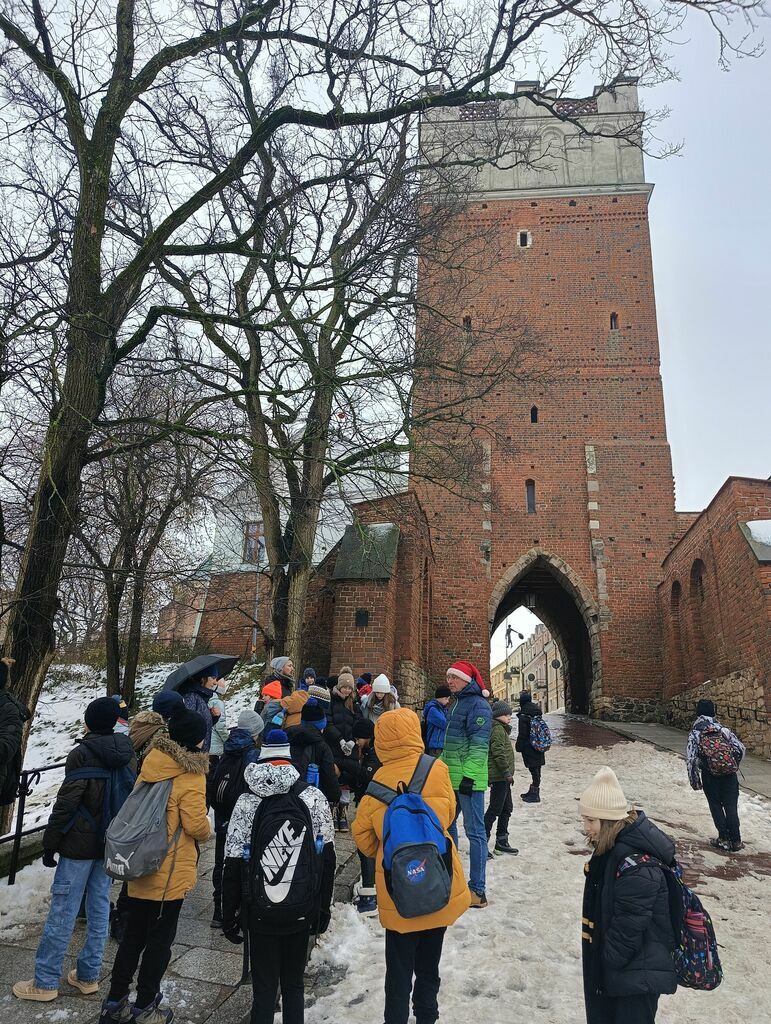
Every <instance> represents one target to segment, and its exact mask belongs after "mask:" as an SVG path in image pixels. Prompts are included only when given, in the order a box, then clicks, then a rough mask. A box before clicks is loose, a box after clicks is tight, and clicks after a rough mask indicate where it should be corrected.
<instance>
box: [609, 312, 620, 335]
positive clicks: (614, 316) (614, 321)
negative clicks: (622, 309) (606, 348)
mask: <svg viewBox="0 0 771 1024" xmlns="http://www.w3.org/2000/svg"><path fill="white" fill-rule="evenodd" d="M610 329H611V331H617V330H618V313H611V314H610Z"/></svg>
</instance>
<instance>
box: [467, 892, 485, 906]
mask: <svg viewBox="0 0 771 1024" xmlns="http://www.w3.org/2000/svg"><path fill="white" fill-rule="evenodd" d="M469 892H470V893H471V909H472V910H484V909H485V907H486V906H487V905H488V903H487V897H486V896H480V895H479V893H478V892H474V890H473V889H469Z"/></svg>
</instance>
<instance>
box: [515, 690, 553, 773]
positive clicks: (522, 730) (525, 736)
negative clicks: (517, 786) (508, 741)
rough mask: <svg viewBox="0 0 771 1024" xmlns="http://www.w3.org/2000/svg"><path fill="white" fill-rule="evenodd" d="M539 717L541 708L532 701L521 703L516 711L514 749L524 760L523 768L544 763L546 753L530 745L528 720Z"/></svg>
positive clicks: (536, 766)
mask: <svg viewBox="0 0 771 1024" xmlns="http://www.w3.org/2000/svg"><path fill="white" fill-rule="evenodd" d="M540 717H541V709H540V708H539V707H538V705H537V704H534V703H533V701H530V702H529V703H528V704H523V705H522V706H521V709H520V711H518V712H517V723H518V725H517V741H516V743H515V744H514V749H515V750H518V751H519V752H520V754H521V755H522V760H523V761H524V762H525V768H539V767H543V765H545V764H546V755H545V754H544V752H543V751H542V750H535V749H533V747H531V746H530V722H531V720H532V719H533V718H540Z"/></svg>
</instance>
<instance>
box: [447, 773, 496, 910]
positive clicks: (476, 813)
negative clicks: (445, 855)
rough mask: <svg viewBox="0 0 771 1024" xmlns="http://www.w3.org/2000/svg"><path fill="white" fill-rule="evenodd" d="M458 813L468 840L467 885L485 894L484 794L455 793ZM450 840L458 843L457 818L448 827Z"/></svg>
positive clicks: (473, 890) (480, 893) (472, 889)
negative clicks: (468, 865)
mask: <svg viewBox="0 0 771 1024" xmlns="http://www.w3.org/2000/svg"><path fill="white" fill-rule="evenodd" d="M455 798H456V800H457V807H458V814H462V815H463V831H464V832H465V833H466V838H467V839H468V841H469V847H470V861H471V865H470V867H469V880H468V887H469V889H471V891H472V892H475V893H476V894H477V896H484V895H485V875H486V873H487V833H486V832H485V794H484V792H479V793H477V792H474V793H472V794H471V796H463V794H462V793H456V794H455ZM449 832H450V835H451V836H452V841H453V842H454V843H455V846H456V847H457V845H458V818H457V816H456V818H455V821H454V822H453V823H452V825H450V828H449Z"/></svg>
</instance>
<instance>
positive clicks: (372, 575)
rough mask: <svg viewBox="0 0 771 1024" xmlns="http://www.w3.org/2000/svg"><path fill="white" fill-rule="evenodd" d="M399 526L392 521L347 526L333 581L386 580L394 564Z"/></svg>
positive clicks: (391, 572) (390, 574)
mask: <svg viewBox="0 0 771 1024" xmlns="http://www.w3.org/2000/svg"><path fill="white" fill-rule="evenodd" d="M398 547H399V527H398V526H397V525H396V524H395V523H373V524H371V525H370V526H348V527H346V530H345V533H344V534H343V539H342V541H341V543H340V553H339V554H338V556H337V562H336V563H335V571H334V579H336V580H389V579H390V578H391V576H392V575H393V572H394V567H395V565H396V552H397V550H398Z"/></svg>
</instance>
